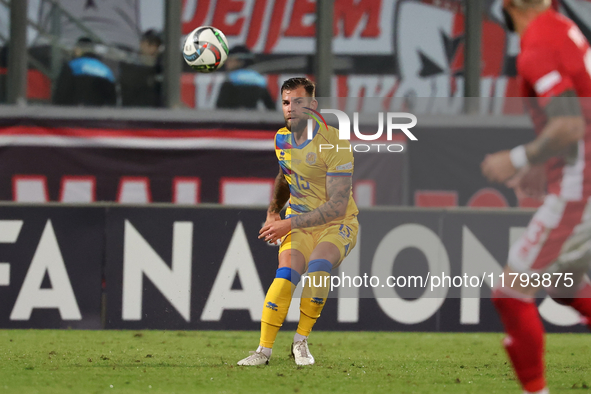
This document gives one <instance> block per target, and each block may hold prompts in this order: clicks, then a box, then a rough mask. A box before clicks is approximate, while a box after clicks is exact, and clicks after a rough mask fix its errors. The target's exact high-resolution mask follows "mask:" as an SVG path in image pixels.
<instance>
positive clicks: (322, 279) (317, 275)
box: [296, 259, 332, 337]
mask: <svg viewBox="0 0 591 394" xmlns="http://www.w3.org/2000/svg"><path fill="white" fill-rule="evenodd" d="M331 269H332V264H330V262H329V261H328V260H324V259H317V260H312V261H310V264H309V266H308V279H307V280H305V281H304V289H303V291H302V299H301V301H300V322H299V324H298V329H297V331H296V332H297V333H298V334H300V335H303V336H305V337H307V336H309V335H310V332H312V328H313V327H314V324H315V323H316V320H318V318H319V317H320V312H322V308H324V304H325V303H326V299H327V298H328V292H329V290H330V270H331Z"/></svg>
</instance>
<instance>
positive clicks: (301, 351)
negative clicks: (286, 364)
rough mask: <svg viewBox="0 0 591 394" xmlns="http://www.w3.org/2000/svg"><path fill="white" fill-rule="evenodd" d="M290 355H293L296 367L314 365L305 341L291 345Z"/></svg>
mask: <svg viewBox="0 0 591 394" xmlns="http://www.w3.org/2000/svg"><path fill="white" fill-rule="evenodd" d="M291 354H292V355H293V358H294V359H295V363H296V364H297V365H312V364H314V356H312V354H311V353H310V349H308V340H307V339H304V340H302V341H298V342H294V343H292V345H291Z"/></svg>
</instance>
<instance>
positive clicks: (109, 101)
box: [53, 37, 117, 106]
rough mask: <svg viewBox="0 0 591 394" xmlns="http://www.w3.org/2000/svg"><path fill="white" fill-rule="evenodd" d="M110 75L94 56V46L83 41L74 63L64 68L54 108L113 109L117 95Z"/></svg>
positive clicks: (55, 92)
mask: <svg viewBox="0 0 591 394" xmlns="http://www.w3.org/2000/svg"><path fill="white" fill-rule="evenodd" d="M115 84H116V82H115V77H114V75H113V71H111V69H110V68H109V67H108V66H107V65H106V64H105V63H103V62H102V61H101V59H100V57H99V56H97V55H96V53H94V43H93V41H92V40H91V39H90V38H87V37H82V38H80V39H79V40H78V42H77V43H76V46H75V47H74V51H73V59H72V60H70V61H69V62H68V63H66V64H64V65H63V67H62V69H61V71H60V74H59V76H58V79H57V81H56V85H55V89H54V92H53V103H54V104H57V105H73V106H75V105H81V106H115V105H116V104H117V91H116V88H115Z"/></svg>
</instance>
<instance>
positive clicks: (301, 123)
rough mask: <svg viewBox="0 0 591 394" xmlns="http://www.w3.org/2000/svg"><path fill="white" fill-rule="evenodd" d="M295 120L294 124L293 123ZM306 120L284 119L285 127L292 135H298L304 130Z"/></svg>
mask: <svg viewBox="0 0 591 394" xmlns="http://www.w3.org/2000/svg"><path fill="white" fill-rule="evenodd" d="M294 120H295V122H294ZM306 122H307V119H305V118H291V119H285V127H286V128H287V130H289V131H291V132H292V133H294V132H295V133H298V132H300V131H302V130H304V129H305V128H306Z"/></svg>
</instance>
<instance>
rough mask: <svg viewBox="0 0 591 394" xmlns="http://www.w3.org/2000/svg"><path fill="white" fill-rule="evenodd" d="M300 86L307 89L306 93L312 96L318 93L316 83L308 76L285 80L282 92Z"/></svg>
mask: <svg viewBox="0 0 591 394" xmlns="http://www.w3.org/2000/svg"><path fill="white" fill-rule="evenodd" d="M299 87H303V88H304V89H306V94H307V95H308V96H310V97H314V95H315V94H316V85H315V84H314V82H312V81H310V80H309V79H308V78H289V79H288V80H287V81H285V82H283V85H282V86H281V94H283V91H284V90H294V89H297V88H299Z"/></svg>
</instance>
